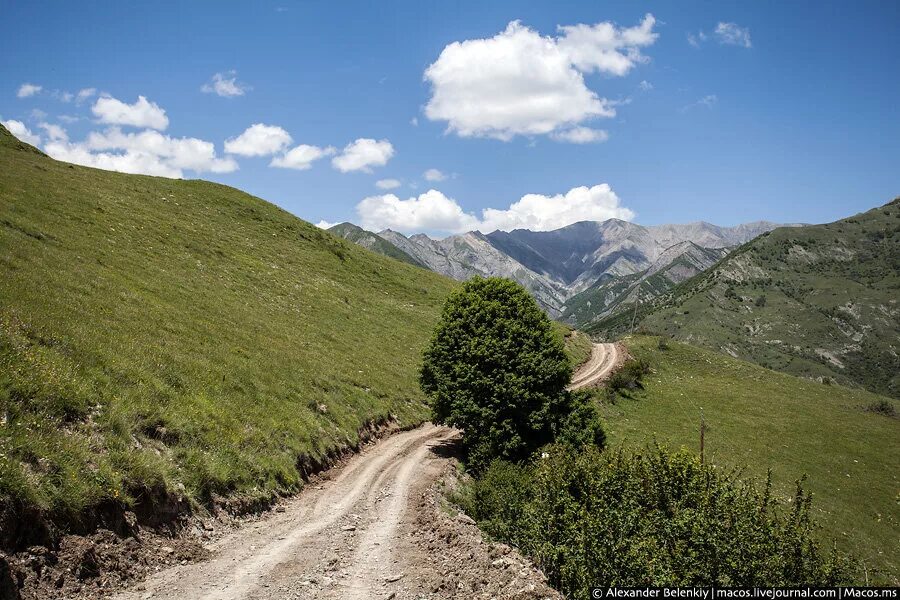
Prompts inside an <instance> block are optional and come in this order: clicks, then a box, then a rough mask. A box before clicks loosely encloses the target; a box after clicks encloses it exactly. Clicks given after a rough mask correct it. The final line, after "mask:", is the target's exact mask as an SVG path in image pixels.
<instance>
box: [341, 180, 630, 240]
mask: <svg viewBox="0 0 900 600" xmlns="http://www.w3.org/2000/svg"><path fill="white" fill-rule="evenodd" d="M356 212H357V214H358V215H359V218H360V221H361V224H362V226H363V227H364V228H366V229H369V230H372V231H381V230H383V229H395V230H397V231H403V232H418V231H440V232H448V233H461V232H465V231H472V230H479V231H482V232H484V233H490V232H491V231H495V230H497V229H500V230H503V231H511V230H513V229H520V228H522V229H531V230H532V231H549V230H552V229H558V228H560V227H565V226H566V225H571V224H572V223H577V222H579V221H604V220H606V219H612V218H617V219H623V220H630V219H633V218H634V216H635V215H634V211H632V210H631V209H629V208H627V207H625V206H622V203H621V201H620V199H619V197H618V196H617V195H616V193H615V192H614V191H613V190H612V189H611V188H610V186H609V184H606V183H603V184H600V185H595V186H593V187H586V186H582V187H576V188H572V189H571V190H569V191H568V192H566V193H565V194H556V195H553V196H545V195H543V194H526V195H525V196H522V197H521V198H520V199H519V200H518V201H516V202H514V203H513V204H511V205H510V206H509V207H508V208H506V209H495V208H486V209H484V210H483V211H482V213H481V218H478V217H476V216H475V215H474V214H471V213H467V212H465V211H464V210H463V208H462V207H461V206H460V205H459V203H457V202H456V201H455V200H453V199H452V198H448V197H447V196H445V195H444V194H443V193H441V192H439V191H438V190H434V189H432V190H428V191H427V192H425V193H424V194H420V195H419V196H414V197H411V198H407V199H405V200H403V199H401V198H399V197H397V196H396V195H394V194H384V195H380V196H370V197H368V198H365V199H364V200H363V201H362V202H360V203H359V204H357V206H356Z"/></svg>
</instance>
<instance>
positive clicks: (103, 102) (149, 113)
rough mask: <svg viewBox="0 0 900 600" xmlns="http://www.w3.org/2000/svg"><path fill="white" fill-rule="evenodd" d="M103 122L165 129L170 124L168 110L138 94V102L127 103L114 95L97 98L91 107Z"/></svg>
mask: <svg viewBox="0 0 900 600" xmlns="http://www.w3.org/2000/svg"><path fill="white" fill-rule="evenodd" d="M91 112H93V113H94V116H96V117H97V118H98V119H99V120H100V122H101V123H107V124H109V125H130V126H131V127H149V128H150V129H159V130H161V131H162V130H164V129H165V128H166V127H168V126H169V118H168V117H167V116H166V111H164V110H163V109H162V108H160V107H159V105H157V104H156V103H155V102H149V101H148V100H147V98H145V97H144V96H138V99H137V102H135V103H134V104H127V103H125V102H122V101H121V100H117V99H116V98H113V97H112V96H103V97H101V98H97V101H96V102H94V106H92V107H91Z"/></svg>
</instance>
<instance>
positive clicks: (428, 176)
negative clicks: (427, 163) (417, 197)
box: [422, 169, 447, 181]
mask: <svg viewBox="0 0 900 600" xmlns="http://www.w3.org/2000/svg"><path fill="white" fill-rule="evenodd" d="M422 177H424V178H425V181H443V180H445V179H447V176H446V175H444V174H443V173H441V172H440V171H439V170H437V169H428V170H427V171H425V172H424V173H423V174H422Z"/></svg>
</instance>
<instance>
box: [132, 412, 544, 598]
mask: <svg viewBox="0 0 900 600" xmlns="http://www.w3.org/2000/svg"><path fill="white" fill-rule="evenodd" d="M455 435H456V434H455V432H454V431H452V430H450V429H447V428H442V427H436V426H434V425H425V426H422V427H420V428H418V429H415V430H411V431H406V432H402V433H398V434H396V435H393V436H391V437H389V438H387V439H385V440H383V441H381V442H379V443H378V444H375V445H374V446H372V447H370V448H368V449H366V450H365V451H363V452H362V453H361V454H360V455H359V456H356V457H354V458H353V459H352V460H351V461H350V462H348V463H347V465H346V466H345V467H343V469H341V470H340V471H339V472H338V473H336V474H335V475H334V477H333V478H332V479H330V480H326V481H323V482H321V483H319V484H315V485H312V486H310V489H307V490H305V491H304V492H303V493H301V494H300V495H299V496H297V497H296V498H294V499H292V500H290V501H288V502H287V503H285V504H284V505H282V508H283V512H273V513H272V514H271V515H270V516H269V517H267V518H265V519H263V520H261V521H259V522H256V523H252V524H249V525H247V526H245V527H242V528H241V529H239V530H237V531H235V532H233V533H232V534H229V535H228V536H226V537H224V538H222V539H221V540H219V541H218V542H215V543H214V544H213V545H212V546H211V548H210V550H211V551H212V558H211V559H209V560H207V561H204V562H200V563H196V564H188V565H184V566H177V567H173V568H171V569H169V570H167V571H163V572H160V573H158V574H157V575H156V576H154V577H151V578H150V579H149V580H147V581H145V582H144V583H143V584H141V585H139V586H137V588H136V589H134V590H131V591H128V592H125V593H122V594H120V595H119V596H117V598H119V599H120V600H137V599H146V598H165V599H188V598H190V599H206V600H231V599H238V598H241V599H243V598H248V599H262V598H266V599H282V600H283V599H288V598H291V599H300V598H366V599H371V598H397V599H405V598H423V597H425V598H465V597H501V598H548V597H558V596H557V595H556V594H555V592H553V591H552V590H550V589H549V588H547V587H546V586H545V585H543V583H542V576H541V575H540V573H539V572H538V571H536V570H535V569H534V568H533V567H532V566H531V565H530V564H529V563H528V562H527V561H525V560H524V559H522V558H521V557H520V556H518V555H517V554H516V553H515V552H514V551H512V550H511V549H509V548H508V547H505V546H502V545H497V544H488V543H485V542H484V541H483V540H482V539H481V535H480V533H479V532H478V530H477V528H476V527H475V525H474V523H472V521H471V520H470V519H468V517H465V515H459V516H454V515H452V514H449V513H448V512H447V510H446V508H445V507H442V506H439V504H441V503H442V500H440V499H439V496H440V494H439V493H437V492H436V491H435V485H434V484H435V482H436V481H438V480H439V479H441V477H444V476H446V475H447V474H448V470H452V468H453V467H452V463H451V460H450V459H449V458H448V457H447V449H448V448H452V440H453V438H454V436H455ZM510 565H511V566H510Z"/></svg>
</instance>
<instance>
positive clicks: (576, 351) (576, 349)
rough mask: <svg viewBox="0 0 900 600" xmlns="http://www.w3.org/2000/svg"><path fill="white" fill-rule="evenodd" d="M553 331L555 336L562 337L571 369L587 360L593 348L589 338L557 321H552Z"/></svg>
mask: <svg viewBox="0 0 900 600" xmlns="http://www.w3.org/2000/svg"><path fill="white" fill-rule="evenodd" d="M553 331H554V332H555V333H556V335H557V336H560V337H562V340H563V344H564V345H565V348H566V356H568V357H569V362H570V363H572V370H573V371H574V370H577V369H578V367H580V366H581V365H583V364H584V363H586V362H587V361H588V359H589V358H590V357H591V351H592V350H593V343H591V338H589V337H588V336H587V335H585V334H584V333H582V332H580V331H578V330H576V329H573V328H572V327H570V326H568V325H566V324H565V323H560V322H559V321H553Z"/></svg>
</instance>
